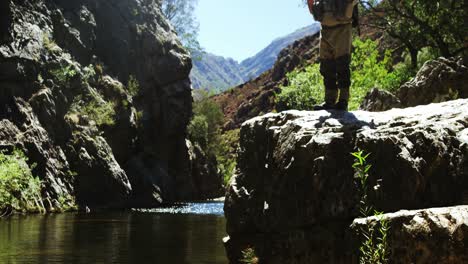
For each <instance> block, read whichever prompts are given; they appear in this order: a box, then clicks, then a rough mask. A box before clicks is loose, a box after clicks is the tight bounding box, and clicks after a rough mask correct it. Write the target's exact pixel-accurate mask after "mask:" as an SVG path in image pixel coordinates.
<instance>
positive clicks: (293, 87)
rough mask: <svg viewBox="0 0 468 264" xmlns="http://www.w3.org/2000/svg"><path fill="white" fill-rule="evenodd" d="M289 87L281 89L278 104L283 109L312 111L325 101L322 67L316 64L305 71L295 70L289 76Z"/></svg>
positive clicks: (277, 98) (277, 97)
mask: <svg viewBox="0 0 468 264" xmlns="http://www.w3.org/2000/svg"><path fill="white" fill-rule="evenodd" d="M287 78H288V80H289V85H288V86H284V87H281V92H280V93H279V94H277V96H276V100H277V101H276V102H277V104H278V105H279V108H281V109H297V110H312V109H313V107H314V105H316V104H317V103H318V102H320V101H322V100H323V97H324V86H323V79H322V76H321V75H320V66H319V65H318V64H314V65H311V66H308V67H306V68H305V69H304V71H298V70H294V71H292V72H290V73H288V74H287Z"/></svg>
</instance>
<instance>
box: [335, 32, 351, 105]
mask: <svg viewBox="0 0 468 264" xmlns="http://www.w3.org/2000/svg"><path fill="white" fill-rule="evenodd" d="M337 31H338V32H337V35H336V36H337V39H336V73H337V82H338V89H339V90H340V96H339V99H338V103H337V105H336V108H337V109H339V110H348V102H349V97H350V92H349V87H350V86H351V70H350V64H351V55H350V54H351V45H352V25H351V24H346V25H343V26H342V27H340V28H339V29H337Z"/></svg>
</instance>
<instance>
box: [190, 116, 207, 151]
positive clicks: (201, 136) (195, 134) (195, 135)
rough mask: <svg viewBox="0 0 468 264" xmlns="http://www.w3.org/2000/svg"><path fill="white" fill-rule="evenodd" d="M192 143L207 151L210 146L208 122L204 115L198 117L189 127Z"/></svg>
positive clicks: (194, 118)
mask: <svg viewBox="0 0 468 264" xmlns="http://www.w3.org/2000/svg"><path fill="white" fill-rule="evenodd" d="M188 134H189V139H190V141H192V142H194V143H198V145H200V147H201V148H202V149H206V147H207V144H208V121H207V120H206V116H204V115H196V116H194V117H193V118H192V121H190V124H189V126H188Z"/></svg>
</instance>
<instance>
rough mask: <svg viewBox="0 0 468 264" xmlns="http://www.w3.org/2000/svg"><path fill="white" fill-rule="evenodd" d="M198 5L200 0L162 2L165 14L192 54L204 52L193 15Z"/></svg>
mask: <svg viewBox="0 0 468 264" xmlns="http://www.w3.org/2000/svg"><path fill="white" fill-rule="evenodd" d="M197 4H198V0H161V9H162V12H163V14H164V15H165V16H166V18H167V19H169V21H170V22H171V24H172V25H173V26H174V29H175V31H176V32H177V34H178V35H179V37H180V38H181V41H182V44H183V45H184V46H185V47H186V48H187V49H188V50H189V51H190V53H192V54H195V53H196V54H200V53H202V51H203V50H202V48H201V46H200V43H199V42H198V40H197V37H198V31H199V24H198V21H197V19H196V18H195V16H194V13H193V12H194V10H195V7H196V5H197Z"/></svg>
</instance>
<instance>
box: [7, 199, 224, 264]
mask: <svg viewBox="0 0 468 264" xmlns="http://www.w3.org/2000/svg"><path fill="white" fill-rule="evenodd" d="M223 236H225V218H224V215H223V204H222V203H219V202H210V203H193V204H187V205H186V206H183V207H173V208H165V209H152V210H140V211H129V212H106V213H90V214H83V213H66V214H50V215H28V216H13V217H10V218H8V219H0V263H2V264H3V263H5V264H8V263H12V264H16V263H83V264H91V263H137V264H140V263H156V264H185V263H190V264H192V263H193V264H198V263H200V264H225V263H227V259H226V255H225V251H224V247H223V245H222V241H221V240H222V238H223Z"/></svg>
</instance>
